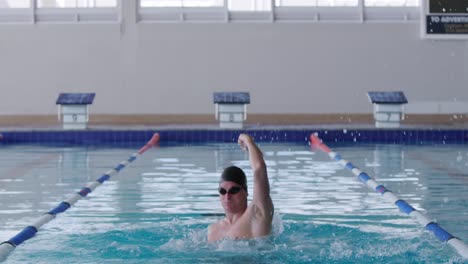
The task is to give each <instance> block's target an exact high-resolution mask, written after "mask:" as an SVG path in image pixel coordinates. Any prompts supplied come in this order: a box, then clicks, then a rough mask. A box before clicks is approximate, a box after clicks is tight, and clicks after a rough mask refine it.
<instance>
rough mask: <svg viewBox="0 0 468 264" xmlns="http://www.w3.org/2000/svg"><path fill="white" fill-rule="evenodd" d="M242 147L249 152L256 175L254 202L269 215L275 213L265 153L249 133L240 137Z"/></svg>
mask: <svg viewBox="0 0 468 264" xmlns="http://www.w3.org/2000/svg"><path fill="white" fill-rule="evenodd" d="M238 142H239V145H240V146H241V148H242V149H244V150H247V151H248V153H249V161H250V166H251V167H252V170H253V175H254V188H253V189H254V191H253V203H254V205H255V206H257V207H259V208H260V209H261V210H262V211H263V212H262V213H265V214H267V215H270V214H272V213H273V203H272V201H271V198H270V183H269V182H268V175H267V168H266V164H265V160H264V159H263V153H262V151H261V150H260V148H259V147H258V146H257V144H255V142H254V140H253V138H252V137H251V136H249V135H247V134H240V135H239V139H238Z"/></svg>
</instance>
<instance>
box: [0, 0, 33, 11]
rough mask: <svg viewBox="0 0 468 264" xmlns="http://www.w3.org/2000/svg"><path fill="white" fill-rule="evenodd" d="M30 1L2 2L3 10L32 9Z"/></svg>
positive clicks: (0, 2) (1, 0)
mask: <svg viewBox="0 0 468 264" xmlns="http://www.w3.org/2000/svg"><path fill="white" fill-rule="evenodd" d="M30 7H31V1H30V0H0V9H1V8H5V9H6V8H30Z"/></svg>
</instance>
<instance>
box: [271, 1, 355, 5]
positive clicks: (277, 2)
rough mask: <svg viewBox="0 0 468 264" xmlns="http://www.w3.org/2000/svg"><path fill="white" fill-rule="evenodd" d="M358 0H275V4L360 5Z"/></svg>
mask: <svg viewBox="0 0 468 264" xmlns="http://www.w3.org/2000/svg"><path fill="white" fill-rule="evenodd" d="M358 3H359V2H358V0H275V6H358Z"/></svg>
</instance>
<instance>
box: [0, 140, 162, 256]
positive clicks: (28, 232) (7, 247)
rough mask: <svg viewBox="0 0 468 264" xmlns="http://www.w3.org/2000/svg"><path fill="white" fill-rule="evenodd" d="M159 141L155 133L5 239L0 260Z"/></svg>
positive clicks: (0, 249)
mask: <svg viewBox="0 0 468 264" xmlns="http://www.w3.org/2000/svg"><path fill="white" fill-rule="evenodd" d="M158 141H159V134H157V133H155V134H154V135H153V136H152V137H151V139H150V140H149V141H148V143H146V145H144V146H143V147H142V148H141V149H140V150H139V151H138V152H137V153H134V154H132V155H131V156H130V157H129V158H128V159H127V160H125V161H123V162H121V163H119V164H118V165H117V166H116V167H115V168H114V169H112V170H109V171H108V172H106V173H105V174H104V175H102V176H101V177H99V178H98V179H97V180H96V181H94V182H90V183H88V184H87V185H86V186H85V187H83V188H82V189H81V190H80V191H79V192H77V193H75V194H74V195H73V196H71V197H70V198H68V199H67V200H65V201H63V202H61V203H59V204H58V205H57V206H56V207H55V208H53V209H52V210H50V211H49V212H47V213H45V214H44V215H42V216H41V217H40V218H39V219H38V220H37V221H36V222H35V223H33V224H32V225H30V226H27V227H25V228H24V229H23V230H22V231H20V232H19V233H18V234H16V235H15V236H13V237H12V238H10V239H9V240H7V241H4V242H2V243H1V244H0V262H3V261H5V260H6V259H7V257H8V255H9V254H10V253H11V252H12V251H13V250H14V249H15V248H16V247H17V246H18V245H20V244H22V243H23V242H24V241H26V240H28V239H30V238H32V237H34V235H35V234H36V233H37V232H38V230H39V228H40V227H41V226H43V225H44V224H46V223H48V222H49V221H50V220H52V219H53V218H54V217H55V216H56V215H57V214H59V213H63V212H65V211H66V210H68V209H69V208H70V207H71V206H72V205H74V204H75V203H76V202H77V201H78V200H80V199H81V198H83V197H86V196H87V195H88V194H89V193H91V192H92V191H94V189H96V188H97V187H98V186H99V185H101V184H103V183H104V182H105V181H107V180H109V179H110V177H111V176H112V175H114V174H117V173H118V172H120V171H121V170H122V169H123V168H125V166H126V165H127V164H129V163H130V162H132V161H134V160H136V159H137V157H138V156H139V155H142V154H143V153H144V152H145V151H147V150H148V149H150V148H152V147H153V146H154V145H156V144H157V143H158Z"/></svg>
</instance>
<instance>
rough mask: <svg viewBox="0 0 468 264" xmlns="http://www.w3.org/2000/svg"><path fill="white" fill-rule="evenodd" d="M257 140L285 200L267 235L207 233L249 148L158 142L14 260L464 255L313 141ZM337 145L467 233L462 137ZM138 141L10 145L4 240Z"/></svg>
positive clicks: (431, 259) (362, 259)
mask: <svg viewBox="0 0 468 264" xmlns="http://www.w3.org/2000/svg"><path fill="white" fill-rule="evenodd" d="M260 147H261V148H262V150H263V151H264V153H265V158H266V161H267V166H268V172H269V177H270V185H271V191H272V193H271V195H272V198H273V201H274V204H275V208H276V211H277V216H276V218H275V223H274V234H273V235H272V236H271V237H270V238H266V239H259V240H251V241H222V242H219V243H215V244H208V243H207V242H206V227H207V226H208V225H209V224H210V223H212V222H214V221H216V219H219V218H220V217H221V214H222V208H221V206H220V204H219V202H218V197H217V193H216V189H217V181H218V177H219V173H220V171H221V170H222V168H224V167H225V166H227V165H230V164H235V165H238V166H240V167H242V168H244V169H245V170H246V172H247V174H248V175H249V176H248V181H249V183H251V182H252V179H251V176H250V173H249V166H248V162H247V156H246V154H245V153H244V152H242V151H240V150H239V148H238V146H237V145H236V144H234V143H222V144H220V143H206V144H183V145H178V144H164V143H161V145H160V146H159V147H156V148H153V149H150V150H148V152H147V153H145V155H143V156H141V157H140V158H139V159H138V160H137V161H135V162H134V163H132V165H130V166H128V167H127V168H126V169H125V170H123V171H122V172H121V173H120V174H119V175H117V176H114V177H113V178H112V179H111V180H110V181H108V182H106V183H105V184H103V185H102V186H100V187H99V188H98V189H96V190H95V192H93V193H91V194H90V195H89V196H88V197H87V198H86V199H83V200H81V201H79V202H78V203H77V204H76V205H75V206H74V207H72V208H71V209H70V210H68V211H67V212H65V213H63V214H60V215H58V216H57V218H56V219H55V220H53V221H51V222H50V223H48V224H47V225H45V226H43V227H42V228H41V230H40V231H39V232H38V234H37V235H36V236H35V237H34V238H32V239H30V240H28V241H27V242H25V243H24V244H22V245H21V246H19V247H17V249H16V250H15V251H14V252H13V253H12V254H11V255H10V256H9V258H8V260H7V262H8V263H54V262H55V263H57V262H64V261H66V262H69V263H78V262H79V263H98V262H104V263H114V262H120V261H122V260H124V261H125V262H126V263H142V262H147V263H238V262H242V263H311V262H312V263H330V262H341V263H350V262H351V263H353V262H354V263H376V262H386V263H389V262H393V263H401V262H404V263H420V262H426V263H463V260H462V259H461V258H460V257H459V256H458V255H457V253H456V252H455V251H454V250H453V249H452V248H451V247H450V246H448V245H446V244H443V243H440V242H439V241H438V240H436V239H435V238H434V237H433V236H432V235H431V234H430V233H428V232H426V231H424V229H423V228H421V227H420V226H419V224H417V223H415V222H414V220H412V219H411V218H409V217H407V216H406V215H404V214H402V213H400V212H399V211H398V209H397V208H396V207H395V206H393V205H389V204H387V203H386V202H384V201H383V200H382V198H381V196H380V195H379V194H377V193H373V192H370V191H369V190H368V189H367V188H366V187H364V186H363V185H362V183H361V182H359V181H358V180H357V179H356V178H355V177H354V176H353V175H351V174H350V173H349V172H348V171H346V170H345V169H343V168H342V166H341V165H339V164H338V163H336V162H333V161H330V160H329V158H328V157H327V156H326V155H324V154H322V153H319V152H311V151H310V147H309V146H308V145H307V144H306V143H281V144H277V143H266V142H263V143H260ZM334 149H335V150H336V151H339V152H340V153H341V154H342V155H343V156H346V157H352V161H353V163H354V164H356V165H357V166H359V167H361V168H362V169H363V170H365V171H366V172H368V173H369V174H371V175H372V176H373V177H374V178H375V179H377V180H378V181H379V182H381V183H384V184H385V185H386V186H387V187H389V188H390V189H392V190H393V191H394V192H395V193H397V194H398V195H399V196H400V197H401V198H404V199H405V200H406V201H407V202H408V203H410V204H411V205H412V206H413V207H415V208H417V209H420V210H423V209H427V213H428V215H429V216H430V217H431V218H432V219H435V220H437V222H438V223H439V224H441V225H442V226H443V227H444V228H446V229H447V230H448V231H450V232H451V233H452V234H454V235H455V236H458V237H459V238H460V239H461V240H463V241H468V227H467V226H466V225H465V224H464V223H466V222H467V220H468V210H467V209H468V203H467V201H466V198H465V197H466V194H467V193H468V182H467V181H468V180H467V179H468V178H467V175H466V169H467V167H468V150H466V146H465V145H456V144H451V145H389V144H359V145H355V144H352V145H351V144H336V145H334ZM133 151H134V149H132V148H125V147H109V146H108V147H105V146H101V147H60V146H55V147H52V146H48V147H43V146H37V145H4V146H2V148H1V151H0V164H1V167H0V175H1V176H0V195H1V197H0V208H2V209H1V210H0V219H2V222H3V223H4V224H3V225H2V226H0V240H1V241H4V240H7V239H9V238H10V237H11V236H13V235H14V234H16V233H17V232H18V231H20V230H21V229H22V228H24V227H25V226H27V225H29V224H31V222H33V221H34V220H35V219H36V218H37V217H38V216H40V215H41V214H42V213H44V212H47V211H49V210H50V209H51V208H53V207H54V206H56V205H57V203H58V202H60V201H62V200H63V199H64V198H66V197H67V196H69V195H70V194H71V193H74V192H76V191H77V190H79V189H80V188H81V187H82V186H83V184H84V183H85V182H88V181H93V180H95V179H96V178H97V177H98V176H99V175H101V174H102V172H103V171H106V170H108V169H109V168H112V167H113V166H114V165H115V163H116V162H118V161H120V160H122V159H123V158H126V157H127V156H128V154H130V153H132V152H133ZM194 154H195V155H194ZM350 159H351V158H350ZM249 188H250V190H249V191H250V193H251V192H252V186H251V184H250V185H249Z"/></svg>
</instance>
